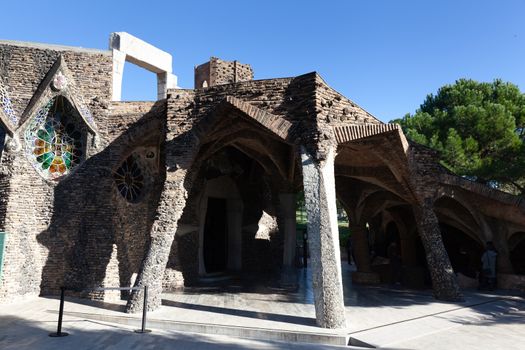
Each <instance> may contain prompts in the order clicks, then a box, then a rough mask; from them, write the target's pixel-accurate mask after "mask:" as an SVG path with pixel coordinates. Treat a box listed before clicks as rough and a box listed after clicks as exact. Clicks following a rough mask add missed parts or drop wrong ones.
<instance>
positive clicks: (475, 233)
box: [434, 193, 487, 244]
mask: <svg viewBox="0 0 525 350" xmlns="http://www.w3.org/2000/svg"><path fill="white" fill-rule="evenodd" d="M444 200H450V201H454V202H455V203H457V205H459V206H460V207H461V208H463V209H464V210H465V211H466V213H467V214H468V215H469V216H470V219H471V220H472V221H473V223H474V224H475V225H476V227H471V225H469V223H468V220H469V218H465V219H463V220H462V219H461V218H460V217H454V216H451V215H449V214H447V213H446V212H443V211H440V210H439V209H438V208H436V203H439V202H440V201H444ZM434 208H435V209H434V211H436V212H437V213H438V214H441V215H443V216H444V217H446V218H447V219H446V220H443V219H442V220H440V221H442V222H443V223H445V224H447V225H450V226H453V227H455V228H457V229H459V230H461V231H463V232H464V233H465V234H467V235H469V236H470V237H471V238H473V239H475V240H476V241H478V242H479V243H480V244H483V242H484V241H486V239H487V237H483V236H482V228H483V224H484V223H483V222H481V221H480V219H479V217H478V215H476V211H475V210H474V208H472V207H471V206H470V205H469V204H468V203H467V202H466V201H465V200H463V198H461V197H460V196H459V195H454V194H453V193H441V195H440V196H439V197H438V198H436V199H435V201H434Z"/></svg>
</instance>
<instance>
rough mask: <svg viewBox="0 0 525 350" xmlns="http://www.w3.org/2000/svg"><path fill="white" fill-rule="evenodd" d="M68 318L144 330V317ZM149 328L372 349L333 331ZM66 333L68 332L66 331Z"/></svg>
mask: <svg viewBox="0 0 525 350" xmlns="http://www.w3.org/2000/svg"><path fill="white" fill-rule="evenodd" d="M64 315H65V316H72V317H78V318H82V319H87V320H94V321H101V322H108V323H117V324H121V325H126V326H133V327H137V329H139V328H140V327H141V318H139V317H131V316H115V315H104V314H97V313H84V312H73V311H65V312H64ZM147 328H148V329H153V330H154V329H161V330H168V331H178V332H190V333H200V334H217V335H225V336H232V337H238V338H250V339H260V340H272V341H283V342H300V343H314V344H325V345H339V346H346V347H345V348H346V349H368V348H370V346H362V345H366V344H365V343H364V342H359V341H354V342H353V344H349V336H348V334H347V333H346V332H344V331H343V333H341V332H338V331H336V330H334V332H333V333H314V332H305V331H283V330H278V329H266V328H256V327H239V326H230V325H219V324H210V323H198V322H182V321H173V320H157V319H148V320H147ZM64 331H66V332H67V329H64Z"/></svg>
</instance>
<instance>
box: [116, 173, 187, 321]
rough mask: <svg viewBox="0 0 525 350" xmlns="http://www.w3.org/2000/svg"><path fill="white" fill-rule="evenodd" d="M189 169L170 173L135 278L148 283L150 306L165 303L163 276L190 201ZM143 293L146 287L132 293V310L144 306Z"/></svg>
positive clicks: (137, 309)
mask: <svg viewBox="0 0 525 350" xmlns="http://www.w3.org/2000/svg"><path fill="white" fill-rule="evenodd" d="M186 173H187V170H185V169H177V170H176V171H174V172H167V174H166V180H165V182H164V188H163V190H162V195H161V197H160V201H159V207H158V209H157V217H156V220H155V222H154V224H153V227H152V228H151V243H150V246H149V248H148V251H147V253H146V256H145V258H144V260H143V261H142V266H141V268H140V271H139V274H138V276H137V280H136V281H135V287H142V286H148V296H149V297H148V299H149V300H148V310H155V309H157V308H159V307H160V306H161V302H162V300H161V293H162V277H163V276H164V270H165V269H166V264H167V263H168V258H169V254H170V251H171V244H172V243H173V238H174V236H175V232H176V231H177V223H178V221H179V219H180V217H181V215H182V211H183V210H184V206H185V204H186V197H187V193H186V189H185V188H184V180H185V177H186ZM143 294H144V293H143V291H142V290H141V291H140V292H134V293H132V295H131V298H130V299H129V301H128V304H127V306H126V309H127V311H128V312H139V311H141V310H142V300H143V299H142V298H143Z"/></svg>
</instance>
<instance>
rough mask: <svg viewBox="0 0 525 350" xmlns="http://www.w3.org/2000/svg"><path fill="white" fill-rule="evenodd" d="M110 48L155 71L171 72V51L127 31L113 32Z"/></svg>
mask: <svg viewBox="0 0 525 350" xmlns="http://www.w3.org/2000/svg"><path fill="white" fill-rule="evenodd" d="M109 48H110V49H113V50H118V51H121V52H123V53H125V54H126V60H127V61H128V62H131V63H133V64H136V65H137V66H139V67H142V68H145V69H147V70H150V71H152V72H155V73H166V72H167V73H171V72H172V57H171V55H170V54H169V53H167V52H165V51H162V50H161V49H159V48H157V47H155V46H153V45H151V44H148V43H147V42H145V41H143V40H141V39H139V38H137V37H134V36H133V35H131V34H128V33H126V32H115V33H111V35H110V37H109Z"/></svg>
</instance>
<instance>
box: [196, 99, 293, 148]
mask: <svg viewBox="0 0 525 350" xmlns="http://www.w3.org/2000/svg"><path fill="white" fill-rule="evenodd" d="M231 110H234V111H237V112H240V113H237V115H242V116H243V117H244V118H245V119H246V120H247V121H249V122H255V123H256V124H258V125H260V126H262V127H263V128H264V130H266V131H268V132H269V133H270V134H272V135H274V136H276V137H278V138H279V139H281V140H282V141H283V142H286V143H293V140H292V138H293V136H294V135H293V134H294V133H293V124H292V123H291V122H289V121H287V120H286V119H284V118H282V117H280V116H277V115H274V114H271V113H268V112H266V111H264V110H262V109H260V108H257V107H255V106H253V105H251V104H249V103H248V102H244V101H242V100H240V99H238V98H236V97H233V96H226V98H225V99H224V100H223V101H222V102H221V103H219V105H218V106H217V107H216V108H215V109H214V110H213V111H211V112H210V113H209V114H208V115H207V116H206V117H204V118H203V119H202V120H200V121H199V123H198V124H197V125H196V127H195V128H194V135H195V136H196V137H197V138H198V139H199V140H202V139H204V138H205V137H206V135H207V134H209V133H210V132H212V131H213V129H214V128H215V127H216V125H217V124H218V123H219V122H220V120H221V119H222V118H224V117H225V116H226V117H227V114H228V113H227V112H228V111H231Z"/></svg>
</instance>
